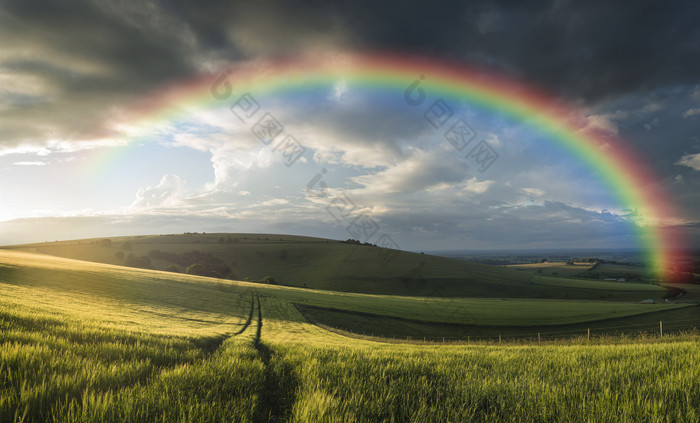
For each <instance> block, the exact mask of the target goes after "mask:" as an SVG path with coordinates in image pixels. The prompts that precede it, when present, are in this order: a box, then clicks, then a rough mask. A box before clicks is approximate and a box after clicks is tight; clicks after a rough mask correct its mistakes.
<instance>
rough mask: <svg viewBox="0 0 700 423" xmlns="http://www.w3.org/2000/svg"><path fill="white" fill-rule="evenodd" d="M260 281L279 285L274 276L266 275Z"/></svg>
mask: <svg viewBox="0 0 700 423" xmlns="http://www.w3.org/2000/svg"><path fill="white" fill-rule="evenodd" d="M260 282H261V283H266V284H268V285H277V281H276V280H275V278H273V277H272V276H265V277H264V278H262V279H260Z"/></svg>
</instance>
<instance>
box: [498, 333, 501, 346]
mask: <svg viewBox="0 0 700 423" xmlns="http://www.w3.org/2000/svg"><path fill="white" fill-rule="evenodd" d="M498 343H499V344H500V343H501V334H498Z"/></svg>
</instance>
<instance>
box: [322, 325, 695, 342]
mask: <svg viewBox="0 0 700 423" xmlns="http://www.w3.org/2000/svg"><path fill="white" fill-rule="evenodd" d="M314 323H316V324H317V325H319V326H322V327H325V328H326V329H329V330H332V331H334V332H342V333H344V334H349V335H353V336H360V337H369V338H373V339H377V338H380V339H381V340H387V341H394V342H410V343H420V342H425V343H469V342H480V343H484V342H487V343H505V342H520V343H542V342H548V341H566V340H581V341H591V340H592V339H596V338H606V339H610V338H614V337H619V338H625V337H646V338H649V337H658V338H663V337H664V336H669V335H675V334H679V333H691V334H695V335H698V334H700V332H698V328H700V320H698V319H686V320H659V321H658V322H656V323H653V324H652V323H640V324H631V325H620V326H601V327H590V328H585V329H570V330H556V331H551V330H542V331H537V332H535V331H533V330H532V329H531V328H527V329H524V331H523V333H518V334H513V333H508V334H498V335H496V334H494V335H467V336H451V337H450V336H397V335H387V334H383V333H378V332H371V331H363V330H353V329H352V328H339V327H334V326H329V325H326V324H323V323H320V322H314ZM525 330H527V332H525ZM491 332H493V333H496V332H497V329H495V328H493V330H492V331H491Z"/></svg>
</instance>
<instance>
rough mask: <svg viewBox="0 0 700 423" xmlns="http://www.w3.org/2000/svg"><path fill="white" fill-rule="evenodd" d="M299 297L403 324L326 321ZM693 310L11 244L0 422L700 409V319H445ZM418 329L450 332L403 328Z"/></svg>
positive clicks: (498, 417)
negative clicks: (279, 274) (689, 325)
mask: <svg viewBox="0 0 700 423" xmlns="http://www.w3.org/2000/svg"><path fill="white" fill-rule="evenodd" d="M302 304H303V306H304V307H306V308H315V309H316V310H345V311H343V312H338V311H334V312H332V313H335V314H336V315H337V314H339V313H340V315H341V316H340V320H345V319H346V318H347V316H348V315H349V313H353V315H354V316H361V317H362V319H363V320H364V322H359V323H360V324H364V323H366V322H367V321H368V320H369V321H370V323H371V324H372V328H377V327H382V328H383V330H385V331H389V333H386V332H385V333H384V335H385V336H386V338H377V337H375V338H369V337H367V339H358V338H352V337H348V336H345V334H344V333H343V332H342V331H333V330H331V331H329V330H326V329H325V325H323V324H321V325H316V324H313V323H312V322H310V321H309V320H307V319H306V318H305V316H304V315H303V314H302V313H301V312H300V311H299V308H300V305H302ZM695 310H697V306H690V305H686V306H681V305H673V304H655V305H644V304H631V303H628V304H624V303H619V302H603V301H571V300H528V299H520V300H506V299H490V298H476V299H474V298H463V299H460V298H456V299H447V298H421V297H400V296H382V295H368V294H356V293H339V292H330V291H323V290H311V289H305V288H293V287H284V286H274V285H265V284H260V283H249V282H239V281H229V280H222V279H215V278H209V277H200V276H192V275H183V274H174V273H172V272H162V271H154V270H145V269H137V268H128V267H121V266H114V265H108V264H101V263H91V262H85V261H77V260H72V259H66V258H59V257H53V256H47V255H42V254H36V253H27V252H22V251H8V250H0V327H1V328H2V331H0V363H2V364H1V365H0V381H1V382H2V386H3V389H2V390H1V391H0V421H37V422H39V421H85V422H127V421H128V422H138V421H188V422H189V421H192V422H195V421H240V422H268V421H300V422H315V421H338V420H334V419H337V417H338V416H342V421H348V422H365V421H486V420H495V421H508V420H513V419H511V418H509V417H510V416H517V417H518V420H521V421H560V420H561V421H582V420H587V419H593V420H595V421H615V420H616V417H618V416H619V415H625V416H628V417H629V419H630V420H635V421H636V420H644V419H647V418H648V419H652V420H663V419H671V420H673V421H694V417H696V416H697V415H698V414H697V413H698V410H699V408H698V407H699V406H700V404H698V398H700V396H699V395H698V393H699V392H700V391H699V389H700V385H699V384H698V381H699V380H700V374H698V367H697V366H688V365H687V364H688V363H694V362H697V360H698V358H699V354H700V350H699V349H698V345H700V344H698V342H697V332H694V334H693V332H691V333H686V334H684V335H671V336H668V335H665V336H664V338H663V339H661V338H659V337H658V335H647V336H645V337H642V338H639V339H638V340H635V339H629V338H625V337H622V338H618V340H617V341H613V344H610V341H609V340H607V338H605V337H602V338H599V337H598V336H599V335H598V334H597V333H596V334H595V338H593V339H592V340H591V341H588V342H587V341H586V340H585V338H584V339H579V340H577V341H571V342H566V341H564V342H561V341H554V342H551V341H546V340H545V342H543V343H542V345H538V344H537V343H531V344H529V345H520V344H515V345H514V344H513V343H512V342H508V341H507V339H506V340H505V341H506V342H504V344H503V345H499V344H494V343H492V344H488V343H487V344H483V343H479V344H476V345H471V344H470V343H469V342H468V340H467V339H464V338H462V339H461V340H459V341H457V340H451V339H450V338H449V336H450V330H452V329H454V327H455V326H454V325H460V326H459V327H460V328H462V329H464V328H471V330H472V331H471V332H467V333H462V332H459V333H458V335H460V336H463V335H468V334H471V335H472V336H474V335H477V336H484V335H486V336H488V335H497V334H500V333H504V334H505V335H506V336H513V335H515V333H514V332H513V331H514V330H516V328H519V330H520V331H521V332H523V331H524V332H528V333H531V332H532V331H537V330H541V328H543V327H545V328H546V327H548V325H551V324H553V323H555V324H559V325H569V326H570V327H576V326H580V325H583V324H586V325H587V326H589V327H590V325H593V326H592V327H596V326H598V325H601V324H605V323H606V322H608V323H609V322H611V321H618V322H619V324H623V322H627V324H629V327H630V329H629V330H630V331H633V330H636V329H638V328H639V326H635V325H633V324H630V323H633V322H634V321H632V322H630V320H629V319H635V320H637V319H640V320H643V319H646V318H647V316H648V318H649V319H650V320H654V321H655V320H657V319H662V318H665V317H664V316H671V315H673V316H675V314H674V313H683V312H686V311H689V312H690V313H692V312H693V311H695ZM694 315H695V323H696V324H697V323H700V322H698V320H697V316H698V314H697V312H696V313H695V314H694ZM314 317H315V318H326V317H328V316H322V315H319V314H318V313H316V314H315V316H314ZM335 318H336V320H337V316H336V317H335ZM397 322H400V323H401V327H399V325H398V324H397ZM410 322H414V323H413V324H410ZM350 323H353V322H350ZM347 329H351V330H352V328H347ZM407 330H410V332H407ZM625 330H627V329H625ZM686 330H687V329H686ZM392 331H393V332H392ZM409 334H410V336H413V337H421V336H430V335H431V334H433V335H435V334H439V335H440V336H447V337H448V339H450V340H451V341H452V342H448V343H447V344H446V345H443V344H442V343H441V342H440V341H438V342H436V343H434V344H426V345H420V344H412V343H406V344H401V343H399V344H397V343H395V342H394V341H393V340H392V336H404V335H405V336H408V335H409ZM473 339H474V338H472V340H473ZM659 357H673V359H672V360H667V359H659ZM582 363H585V365H583V366H582V365H581V364H582ZM610 392H615V393H616V394H615V395H614V396H613V395H610V394H609V393H610ZM659 398H665V399H664V400H663V402H660V401H659ZM572 403H574V404H578V406H577V407H570V404H572Z"/></svg>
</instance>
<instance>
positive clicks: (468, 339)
mask: <svg viewBox="0 0 700 423" xmlns="http://www.w3.org/2000/svg"><path fill="white" fill-rule="evenodd" d="M470 338H471V336H468V335H467V344H468V343H469V341H471V339H470Z"/></svg>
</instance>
